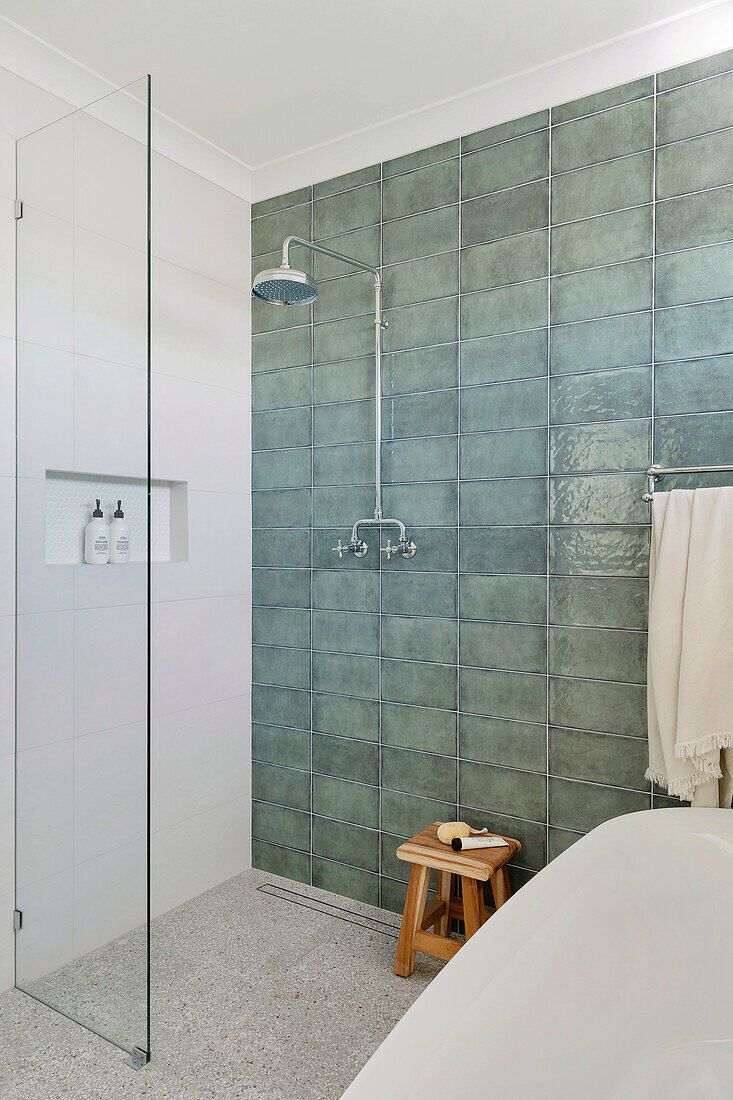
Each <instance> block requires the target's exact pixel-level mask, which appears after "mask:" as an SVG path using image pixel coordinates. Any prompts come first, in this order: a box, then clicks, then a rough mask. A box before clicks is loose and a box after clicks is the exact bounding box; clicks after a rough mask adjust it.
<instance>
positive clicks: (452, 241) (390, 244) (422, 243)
mask: <svg viewBox="0 0 733 1100" xmlns="http://www.w3.org/2000/svg"><path fill="white" fill-rule="evenodd" d="M458 244H459V240H458V206H457V205H456V206H450V207H447V208H445V209H443V210H430V211H429V212H427V213H424V214H412V215H410V217H408V218H401V219H400V220H399V221H394V222H386V223H385V225H384V227H383V261H382V262H383V263H385V264H395V263H398V262H399V261H400V260H413V259H415V258H416V257H418V256H432V255H435V254H436V253H439V252H450V251H451V250H452V249H454V248H458Z"/></svg>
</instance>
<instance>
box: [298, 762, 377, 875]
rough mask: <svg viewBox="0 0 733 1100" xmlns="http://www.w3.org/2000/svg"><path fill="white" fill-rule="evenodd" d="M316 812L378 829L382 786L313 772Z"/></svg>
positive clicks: (314, 807)
mask: <svg viewBox="0 0 733 1100" xmlns="http://www.w3.org/2000/svg"><path fill="white" fill-rule="evenodd" d="M313 813H314V814H318V815H319V816H320V817H330V818H334V819H335V820H337V821H350V822H352V823H353V824H355V825H364V826H365V827H366V828H369V829H376V828H378V827H379V789H378V788H377V787H367V786H366V784H364V783H349V782H347V781H346V780H343V779H333V778H331V777H330V776H327V775H314V776H313ZM314 841H315V832H314ZM314 847H315V843H314ZM326 854H328V853H326ZM334 858H335V857H334Z"/></svg>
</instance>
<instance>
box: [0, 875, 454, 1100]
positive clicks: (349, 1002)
mask: <svg viewBox="0 0 733 1100" xmlns="http://www.w3.org/2000/svg"><path fill="white" fill-rule="evenodd" d="M258 887H259V889H258ZM294 889H296V890H297V893H295V894H292V893H291V891H293V890H294ZM298 894H305V895H307V896H308V897H309V898H311V899H315V901H316V903H317V904H318V905H319V906H320V911H316V910H314V909H312V908H309V907H307V906H304V905H302V904H299V900H301V901H302V899H299V898H298ZM336 907H338V909H337V908H336ZM398 929H399V918H398V917H396V916H394V914H391V913H386V912H384V911H382V910H376V909H373V908H372V907H371V906H367V905H361V904H359V903H358V902H347V901H344V899H343V898H339V897H336V896H335V895H332V894H327V893H325V892H324V891H322V890H316V889H312V888H309V887H307V886H300V885H298V886H297V888H295V887H294V884H293V883H292V882H288V881H286V880H284V879H278V878H277V877H276V876H274V875H269V874H263V873H261V872H258V871H249V872H247V873H246V874H243V875H239V876H237V877H236V878H233V879H230V880H229V881H228V882H225V883H222V884H221V885H220V886H218V887H216V888H215V889H213V890H210V891H209V892H208V893H206V894H202V895H200V896H199V897H197V898H194V899H193V900H192V901H189V902H186V903H185V904H184V905H181V906H180V907H179V908H177V909H174V910H173V911H171V912H170V913H167V914H165V916H163V917H160V918H158V920H156V921H155V922H154V924H153V939H152V944H153V947H152V957H153V988H152V1035H153V1039H152V1060H151V1062H150V1063H149V1065H147V1066H146V1067H145V1068H144V1069H142V1070H140V1071H139V1072H136V1071H134V1070H132V1069H130V1068H129V1067H128V1066H126V1065H125V1064H124V1058H125V1055H124V1053H123V1052H122V1051H120V1050H118V1049H117V1048H116V1047H113V1046H111V1045H110V1044H109V1043H107V1042H105V1041H104V1040H102V1039H99V1038H97V1037H96V1036H95V1035H93V1034H91V1033H90V1032H88V1031H86V1030H85V1029H83V1028H81V1027H79V1026H78V1025H77V1024H74V1023H72V1022H71V1021H70V1020H67V1019H65V1018H64V1017H63V1016H60V1015H59V1014H58V1013H56V1012H54V1011H53V1010H51V1009H49V1008H46V1007H45V1006H44V1005H41V1004H39V1003H38V1002H36V1001H34V1000H33V999H31V998H30V997H27V996H26V995H25V994H23V993H20V992H19V991H17V990H11V991H9V992H7V993H4V994H2V995H0V1038H1V1041H2V1047H3V1058H2V1060H1V1061H0V1097H2V1100H6V1098H7V1100H64V1098H66V1097H74V1098H75V1100H102V1098H104V1100H107V1098H110V1100H118V1098H128V1097H130V1098H132V1097H146V1098H148V1100H150V1098H154V1100H158V1098H160V1100H169V1098H170V1100H173V1098H175V1100H209V1098H217V1100H220V1098H221V1100H229V1098H230V1097H231V1098H233V1097H247V1098H254V1097H258V1098H260V1097H261V1098H268V1100H281V1098H282V1100H285V1098H287V1100H338V1098H339V1097H340V1096H341V1094H342V1092H343V1091H344V1089H345V1088H346V1086H347V1085H348V1084H349V1082H350V1081H351V1080H352V1079H353V1078H354V1077H355V1075H356V1073H357V1072H358V1071H359V1069H360V1068H361V1066H362V1065H363V1064H364V1063H365V1062H366V1061H367V1059H368V1058H369V1056H370V1055H371V1054H372V1052H373V1051H374V1050H375V1049H376V1048H377V1046H379V1044H380V1042H381V1041H382V1039H383V1038H384V1037H385V1036H386V1035H387V1034H388V1032H389V1031H390V1030H391V1029H392V1027H393V1026H394V1024H395V1023H396V1022H397V1021H398V1020H399V1019H400V1017H401V1016H402V1015H403V1014H404V1012H405V1011H406V1010H407V1009H408V1008H409V1006H410V1005H411V1004H412V1002H413V1001H414V1000H415V998H416V997H417V996H418V995H419V993H421V992H422V990H423V989H424V988H425V987H426V985H427V984H428V983H429V982H430V980H431V979H432V978H433V977H434V976H435V974H436V973H437V972H438V971H439V970H440V968H441V966H442V964H441V963H439V962H437V961H436V960H433V959H429V958H427V957H425V956H420V955H418V957H417V964H416V967H415V971H414V973H413V975H412V976H411V977H410V978H409V979H405V978H398V977H396V976H395V975H394V974H393V973H392V964H393V962H394V953H395V948H396V944H397V941H396V935H397V931H398ZM119 950H120V945H119V943H117V944H113V945H110V951H111V952H113V953H117V954H119ZM77 967H78V964H77ZM91 972H93V973H96V974H98V975H99V974H103V973H104V965H103V953H100V952H96V953H95V957H94V959H93V961H92V966H91ZM116 973H117V974H118V975H119V974H120V968H119V967H118V968H117V969H116ZM74 977H75V978H76V979H77V980H79V979H80V971H79V970H78V969H76V970H75V972H74ZM119 980H121V981H124V978H119ZM61 981H62V976H60V975H54V976H53V978H52V982H51V985H53V983H56V986H57V989H60V988H61V985H60V983H61ZM97 991H98V992H99V994H100V996H101V993H102V990H101V989H99V986H97ZM94 999H95V1000H96V1001H99V997H98V996H97V995H96V993H95V994H94ZM116 999H117V1003H118V1004H119V1003H120V992H119V990H116ZM122 1000H123V1001H124V997H122ZM80 1003H81V1002H80Z"/></svg>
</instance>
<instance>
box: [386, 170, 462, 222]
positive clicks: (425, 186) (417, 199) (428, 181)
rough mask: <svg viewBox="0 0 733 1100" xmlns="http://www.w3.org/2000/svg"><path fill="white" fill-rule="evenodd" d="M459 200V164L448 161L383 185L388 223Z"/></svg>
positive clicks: (394, 177) (392, 179)
mask: <svg viewBox="0 0 733 1100" xmlns="http://www.w3.org/2000/svg"><path fill="white" fill-rule="evenodd" d="M457 201H458V161H457V160H446V161H441V162H440V163H438V164H431V165H429V166H428V167H426V168H418V169H417V170H416V171H414V172H408V173H406V174H405V175H401V176H392V177H391V178H390V179H386V180H385V181H384V183H383V184H382V217H383V218H384V220H385V221H391V220H392V219H394V218H401V217H404V216H406V215H409V214H417V213H418V212H420V211H422V210H432V209H433V208H435V207H439V206H448V205H450V204H451V203H454V202H457Z"/></svg>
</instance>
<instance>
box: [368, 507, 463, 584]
mask: <svg viewBox="0 0 733 1100" xmlns="http://www.w3.org/2000/svg"><path fill="white" fill-rule="evenodd" d="M425 488H429V489H432V488H433V486H432V485H427V486H422V487H421V489H420V493H422V492H423V489H425ZM410 534H411V535H412V538H413V540H414V541H415V544H416V545H417V546H418V553H417V555H416V556H415V557H414V558H403V557H402V555H401V554H398V555H397V556H396V557H392V558H390V559H389V561H387V556H386V554H382V561H381V568H382V572H383V573H386V572H392V573H426V572H429V571H432V572H437V573H455V572H456V570H457V569H458V531H457V529H456V527H455V526H451V527H420V526H419V525H415V526H414V527H413V526H412V524H411V525H410Z"/></svg>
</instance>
